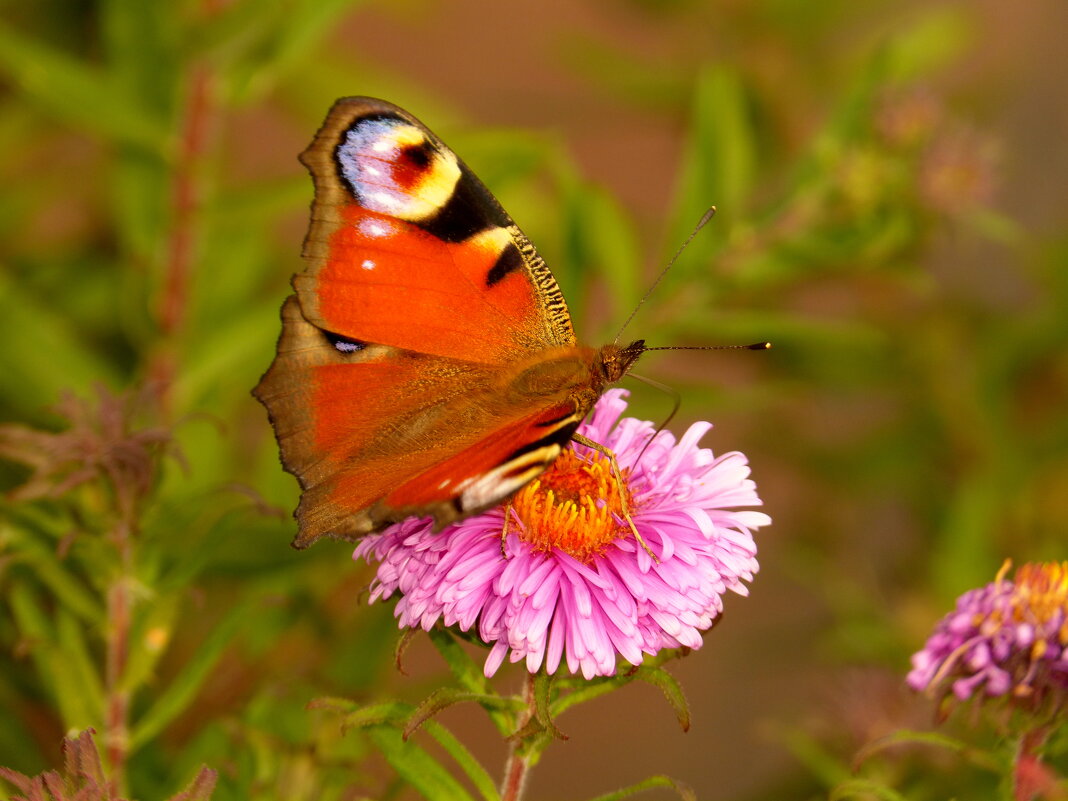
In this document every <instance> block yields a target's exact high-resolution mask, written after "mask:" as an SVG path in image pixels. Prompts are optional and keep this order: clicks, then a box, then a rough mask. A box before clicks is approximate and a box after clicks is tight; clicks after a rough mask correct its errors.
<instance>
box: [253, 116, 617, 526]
mask: <svg viewBox="0 0 1068 801" xmlns="http://www.w3.org/2000/svg"><path fill="white" fill-rule="evenodd" d="M301 160H302V161H303V162H304V164H305V165H306V166H307V167H308V169H309V170H310V171H311V173H312V177H313V179H314V181H315V202H314V204H313V205H312V214H311V226H310V228H309V231H308V236H307V238H306V240H305V244H304V256H305V259H306V260H307V263H308V266H307V268H306V269H305V271H304V272H302V273H300V274H298V275H296V276H294V279H293V286H294V288H295V290H296V295H295V296H292V297H290V298H289V299H288V300H287V301H286V303H285V305H284V306H283V309H282V322H283V328H282V336H281V338H280V339H279V343H278V354H277V356H276V358H275V361H274V363H273V364H272V365H271V367H270V369H269V370H268V372H267V373H266V375H264V377H263V379H262V380H261V381H260V383H259V385H258V386H257V387H256V389H255V390H254V394H255V396H256V397H257V398H258V399H259V400H260V401H261V402H262V403H263V404H264V405H265V406H266V407H267V410H268V413H269V415H270V418H271V422H272V424H273V425H274V428H275V433H276V435H277V437H278V442H279V447H280V449H281V453H282V463H283V465H284V467H285V468H286V469H287V470H288V471H289V472H291V473H293V474H294V475H295V476H296V477H297V479H298V480H299V482H300V485H301V488H302V489H303V491H304V494H303V496H302V497H301V502H300V505H299V507H298V509H297V512H296V516H297V519H298V521H299V523H300V533H299V534H298V536H297V539H296V541H295V542H294V544H295V545H296V546H297V547H304V546H306V545H308V544H310V543H312V542H314V541H315V540H316V539H318V538H319V537H322V536H324V535H333V536H340V537H344V538H348V539H354V538H358V537H359V536H362V535H364V534H367V533H369V532H371V531H377V530H380V529H382V528H384V527H385V526H386V525H388V524H389V523H391V522H394V521H397V520H400V519H403V518H405V517H408V516H411V515H433V516H434V518H435V521H436V523H437V525H438V526H439V527H440V526H442V525H445V524H446V523H448V522H451V521H453V520H457V519H459V518H461V517H464V516H467V515H470V514H474V513H475V512H478V511H481V510H483V509H486V508H488V507H490V506H493V505H496V504H498V503H500V502H501V501H503V500H505V499H506V498H508V497H510V496H511V495H512V494H513V493H514V492H515V491H516V490H518V489H519V488H520V487H522V486H523V485H524V484H525V483H526V482H528V481H530V480H531V479H533V478H534V477H535V476H537V475H538V474H540V473H541V472H542V471H544V470H545V469H546V468H547V467H548V466H549V465H550V464H552V462H553V460H554V459H555V458H556V457H557V455H559V453H560V451H561V450H562V448H563V447H565V446H566V444H567V442H568V441H569V440H570V438H571V435H572V434H573V433H574V430H575V428H576V427H577V426H578V424H579V422H580V421H581V419H582V417H583V416H584V415H585V413H586V412H587V411H588V410H589V408H590V406H592V404H593V402H594V401H595V400H596V398H597V397H598V396H599V394H600V391H601V388H602V386H603V384H604V372H605V371H604V368H603V365H602V361H601V359H602V355H601V354H600V353H599V352H597V351H594V350H592V349H590V348H585V347H580V346H577V345H576V343H575V337H574V333H573V331H572V327H571V320H570V317H569V316H568V313H567V306H566V304H565V303H564V299H563V297H562V295H561V294H560V289H559V287H558V286H557V284H556V280H555V279H554V278H553V276H552V273H550V272H549V269H548V268H547V267H546V266H545V263H544V262H543V261H542V259H541V258H540V257H539V256H538V254H537V253H536V252H535V250H534V247H533V246H532V245H531V244H530V242H529V240H527V238H526V237H525V236H524V235H523V234H522V232H521V231H520V230H519V228H518V227H516V225H515V223H513V222H512V220H511V218H509V217H508V215H507V214H506V213H505V212H504V210H503V209H502V208H501V207H500V205H499V204H498V203H497V201H496V200H495V199H494V198H493V196H492V195H490V193H489V191H488V190H487V189H486V188H485V187H484V186H483V185H482V183H481V182H480V181H479V180H478V179H477V178H476V177H475V176H474V175H473V174H472V173H471V171H470V170H469V169H468V168H467V167H466V166H465V165H464V164H463V163H462V162H461V161H460V160H459V159H458V158H457V157H456V156H455V154H453V153H452V151H450V150H449V149H448V148H446V147H445V146H444V145H443V144H442V143H441V142H440V141H439V140H438V139H437V138H436V137H435V136H434V135H433V134H432V133H430V131H428V130H427V129H426V128H425V127H423V125H422V124H421V123H419V122H418V121H417V120H415V119H414V118H412V117H411V116H410V115H408V114H407V113H406V112H404V111H402V110H401V109H399V108H397V107H396V106H393V105H391V104H389V103H385V102H383V101H380V100H372V99H369V98H348V99H344V100H339V101H338V102H337V103H335V104H334V107H333V108H332V109H331V111H330V113H329V115H328V116H327V119H326V122H325V123H324V124H323V126H322V128H321V129H320V130H319V132H318V134H316V137H315V140H314V141H313V142H312V144H311V146H310V147H309V148H308V150H306V151H305V152H304V153H303V154H302V156H301Z"/></svg>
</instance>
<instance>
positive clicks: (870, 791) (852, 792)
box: [827, 779, 908, 801]
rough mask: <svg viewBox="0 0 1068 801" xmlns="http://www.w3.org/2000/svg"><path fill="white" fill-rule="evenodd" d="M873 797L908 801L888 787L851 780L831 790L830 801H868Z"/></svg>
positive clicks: (884, 799)
mask: <svg viewBox="0 0 1068 801" xmlns="http://www.w3.org/2000/svg"><path fill="white" fill-rule="evenodd" d="M872 796H875V797H876V798H880V799H883V801H908V799H907V798H906V797H905V796H903V795H902V794H901V793H899V792H897V791H896V790H893V789H891V788H889V787H887V786H886V785H884V784H879V783H878V782H874V781H871V780H869V779H850V780H848V781H845V782H842V783H841V784H839V785H838V786H837V787H834V788H832V789H831V792H830V793H829V794H828V796H827V797H828V798H829V799H830V801H840V800H841V799H845V798H860V799H863V801H867V800H868V799H870V798H871V797H872Z"/></svg>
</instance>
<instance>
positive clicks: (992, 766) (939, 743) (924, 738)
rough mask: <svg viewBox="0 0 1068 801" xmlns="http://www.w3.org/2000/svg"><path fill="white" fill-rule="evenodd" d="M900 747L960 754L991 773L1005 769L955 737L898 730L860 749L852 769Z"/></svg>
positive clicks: (931, 732) (982, 751) (990, 755)
mask: <svg viewBox="0 0 1068 801" xmlns="http://www.w3.org/2000/svg"><path fill="white" fill-rule="evenodd" d="M900 745H925V746H930V747H934V748H944V749H946V750H948V751H953V752H955V753H958V754H961V755H962V756H964V757H966V758H967V759H968V761H969V762H970V763H971V764H973V765H975V766H976V767H979V768H982V769H984V770H988V771H990V772H992V773H1002V772H1004V770H1005V768H1006V766H1004V765H1002V764H1001V763H1000V762H999V761H998V759H997V758H996V757H995V756H994V755H992V754H991V753H990V752H988V751H984V750H982V749H979V748H976V747H974V746H973V745H971V744H970V743H967V742H965V741H963V740H958V739H956V738H955V737H949V736H948V735H945V734H942V733H940V732H934V731H914V730H912V729H899V730H898V731H895V732H894V733H893V734H888V735H886V736H885V737H880V738H879V739H877V740H875V741H873V742H871V743H868V744H867V745H865V746H864V747H863V748H861V749H860V750H859V751H858V752H857V755H856V756H855V757H854V758H853V769H854V770H856V769H858V768H859V767H860V765H862V764H863V763H864V762H865V761H867V760H868V759H870V758H871V757H873V756H875V755H876V754H879V753H881V752H882V751H885V750H886V749H888V748H893V747H896V746H900Z"/></svg>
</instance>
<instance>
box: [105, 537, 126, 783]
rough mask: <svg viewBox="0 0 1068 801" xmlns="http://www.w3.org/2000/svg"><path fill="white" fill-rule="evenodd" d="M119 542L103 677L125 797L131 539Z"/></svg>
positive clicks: (115, 771) (114, 769) (110, 753)
mask: <svg viewBox="0 0 1068 801" xmlns="http://www.w3.org/2000/svg"><path fill="white" fill-rule="evenodd" d="M120 536H121V537H122V540H121V541H120V542H119V543H118V546H119V551H120V562H121V569H120V571H119V575H118V576H116V578H115V580H114V581H113V582H112V584H111V586H110V587H109V588H108V595H107V607H108V608H107V615H108V629H107V648H106V654H105V663H104V678H105V684H106V688H107V701H106V706H107V708H106V711H105V715H106V723H107V731H106V733H105V736H104V739H105V743H106V750H107V757H108V763H109V764H110V766H111V783H112V786H113V787H114V789H115V792H116V793H118V794H119V795H125V794H126V758H127V756H128V755H129V750H130V741H129V729H128V721H129V712H130V694H129V692H128V691H127V690H126V689H125V688H124V687H123V686H122V685H123V674H124V673H125V672H126V663H127V661H128V659H129V655H130V594H129V586H130V585H129V582H130V560H131V556H132V553H131V550H130V545H131V543H130V539H129V533H128V532H122V533H120Z"/></svg>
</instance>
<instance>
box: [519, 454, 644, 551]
mask: <svg viewBox="0 0 1068 801" xmlns="http://www.w3.org/2000/svg"><path fill="white" fill-rule="evenodd" d="M626 477H627V471H625V470H624V471H623V476H622V479H623V480H622V481H617V480H616V476H615V475H613V472H612V467H611V464H610V462H609V461H608V459H607V458H605V457H604V456H602V455H601V454H600V453H597V452H596V451H595V452H593V453H591V454H590V455H589V456H585V457H582V456H579V455H577V454H576V453H575V452H574V451H573V450H570V449H569V450H566V451H564V452H563V453H562V454H561V455H560V457H559V458H558V459H557V460H556V461H555V462H553V465H552V467H550V468H549V469H548V470H547V471H546V472H545V473H544V474H542V476H541V477H540V478H538V479H537V480H535V481H532V482H531V483H530V484H528V485H527V486H526V487H524V488H523V489H522V490H520V491H519V493H518V494H517V495H516V496H515V498H513V499H512V508H513V509H514V510H515V512H516V514H517V515H518V516H519V519H520V520H521V521H522V523H523V525H522V527H521V530H520V532H519V536H520V538H521V539H523V540H525V541H526V542H529V543H530V544H531V546H532V547H533V548H534V550H537V551H544V552H549V551H551V550H552V549H553V548H559V549H560V550H561V551H564V552H565V553H568V554H570V555H571V556H573V557H575V558H576V559H578V560H579V561H582V562H589V561H590V560H591V559H592V558H593V557H595V556H597V555H598V554H601V553H603V552H604V549H605V548H607V547H608V545H609V544H610V543H612V542H613V541H614V540H616V539H617V538H618V537H620V536H621V535H622V534H623V533H624V532H627V531H629V529H628V527H627V524H626V523H625V522H623V523H621V522H619V521H620V520H621V519H622V518H623V508H624V507H623V503H622V502H621V500H625V501H626V508H628V509H633V508H634V507H633V504H632V503H631V502H630V501H631V499H630V492H629V491H628V489H627V487H626ZM621 488H622V490H623V493H624V494H625V496H626V497H625V498H624V499H621V498H620V489H621Z"/></svg>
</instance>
